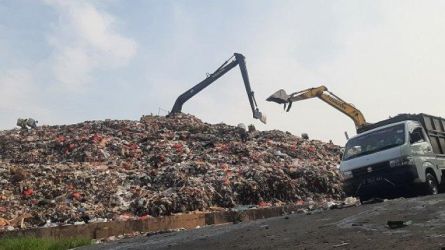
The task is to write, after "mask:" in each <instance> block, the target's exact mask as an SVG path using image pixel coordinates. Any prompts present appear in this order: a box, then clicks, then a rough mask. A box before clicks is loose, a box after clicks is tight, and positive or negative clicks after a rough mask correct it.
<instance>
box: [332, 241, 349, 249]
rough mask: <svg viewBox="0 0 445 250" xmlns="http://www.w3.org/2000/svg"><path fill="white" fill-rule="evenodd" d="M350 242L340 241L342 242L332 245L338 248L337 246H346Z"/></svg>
mask: <svg viewBox="0 0 445 250" xmlns="http://www.w3.org/2000/svg"><path fill="white" fill-rule="evenodd" d="M349 244H350V243H347V242H343V243H340V244H338V245H333V246H332V247H334V248H337V247H344V246H347V245H349Z"/></svg>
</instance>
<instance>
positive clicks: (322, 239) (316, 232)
mask: <svg viewBox="0 0 445 250" xmlns="http://www.w3.org/2000/svg"><path fill="white" fill-rule="evenodd" d="M388 220H391V221H404V222H405V224H408V225H405V226H403V227H401V228H397V229H390V228H389V227H388V226H387V222H388ZM84 249H445V194H440V195H436V196H426V197H418V198H410V199H403V198H401V199H396V200H390V201H386V202H382V203H376V204H370V205H363V206H360V207H351V208H345V209H335V210H330V211H325V212H321V213H315V214H311V215H304V214H292V215H289V216H282V217H275V218H270V219H264V220H257V221H253V222H247V223H240V224H231V225H219V226H209V227H206V228H200V229H195V230H189V231H181V232H173V233H166V234H158V235H152V236H139V237H136V238H132V239H124V240H120V241H115V242H110V243H105V244H99V245H95V246H90V247H87V248H84Z"/></svg>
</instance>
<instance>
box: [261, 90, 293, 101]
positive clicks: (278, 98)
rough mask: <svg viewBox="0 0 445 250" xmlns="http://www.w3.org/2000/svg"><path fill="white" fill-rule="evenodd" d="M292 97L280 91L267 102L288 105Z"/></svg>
mask: <svg viewBox="0 0 445 250" xmlns="http://www.w3.org/2000/svg"><path fill="white" fill-rule="evenodd" d="M289 98H290V96H289V95H288V94H287V93H286V91H285V90H284V89H280V90H278V91H277V92H275V93H274V94H273V95H271V96H269V98H267V99H266V101H269V102H276V103H278V104H287V103H289Z"/></svg>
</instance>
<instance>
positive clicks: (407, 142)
mask: <svg viewBox="0 0 445 250" xmlns="http://www.w3.org/2000/svg"><path fill="white" fill-rule="evenodd" d="M357 132H358V135H356V136H355V137H353V138H350V139H349V140H348V141H347V143H346V146H345V151H344V154H343V157H342V161H341V164H340V171H341V173H342V174H343V176H344V185H345V191H346V193H347V194H348V195H354V196H359V197H360V199H361V200H366V199H368V198H370V197H374V196H378V195H380V194H385V193H387V191H388V190H390V189H396V190H402V189H404V188H409V189H412V188H413V187H415V188H416V190H419V191H421V192H422V193H423V194H437V193H438V191H439V184H441V183H442V182H443V181H444V177H443V176H444V174H445V119H443V118H440V117H434V116H431V115H427V114H415V115H412V114H402V115H398V116H396V117H393V118H389V119H387V120H383V121H380V122H378V123H374V124H367V125H366V126H362V127H360V128H359V129H358V131H357Z"/></svg>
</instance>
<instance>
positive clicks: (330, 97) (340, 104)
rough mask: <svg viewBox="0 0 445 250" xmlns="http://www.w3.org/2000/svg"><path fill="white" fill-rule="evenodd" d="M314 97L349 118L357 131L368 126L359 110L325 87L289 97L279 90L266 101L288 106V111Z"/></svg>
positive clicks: (307, 90) (300, 92)
mask: <svg viewBox="0 0 445 250" xmlns="http://www.w3.org/2000/svg"><path fill="white" fill-rule="evenodd" d="M314 97H318V98H320V99H321V100H322V101H324V102H326V103H327V104H329V105H331V106H332V107H334V108H335V109H337V110H338V111H340V112H342V113H343V114H345V115H347V116H349V117H350V118H351V119H352V120H353V121H354V124H355V127H356V128H357V129H358V128H360V127H362V126H364V125H366V124H368V123H367V122H366V120H365V117H364V116H363V114H362V112H360V110H358V109H357V108H356V107H354V105H352V104H350V103H347V102H345V101H343V100H342V99H341V98H340V97H338V96H336V95H335V94H334V93H332V92H330V91H328V89H327V88H326V87H325V86H320V87H317V88H310V89H305V90H302V91H298V92H295V93H292V94H290V95H288V94H286V91H284V90H283V89H280V90H278V91H277V92H275V93H274V94H273V95H271V96H270V97H269V98H267V101H270V102H276V103H279V104H284V108H285V109H286V105H289V106H288V107H287V110H286V111H289V110H290V108H291V106H292V103H293V102H296V101H301V100H305V99H309V98H314Z"/></svg>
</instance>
